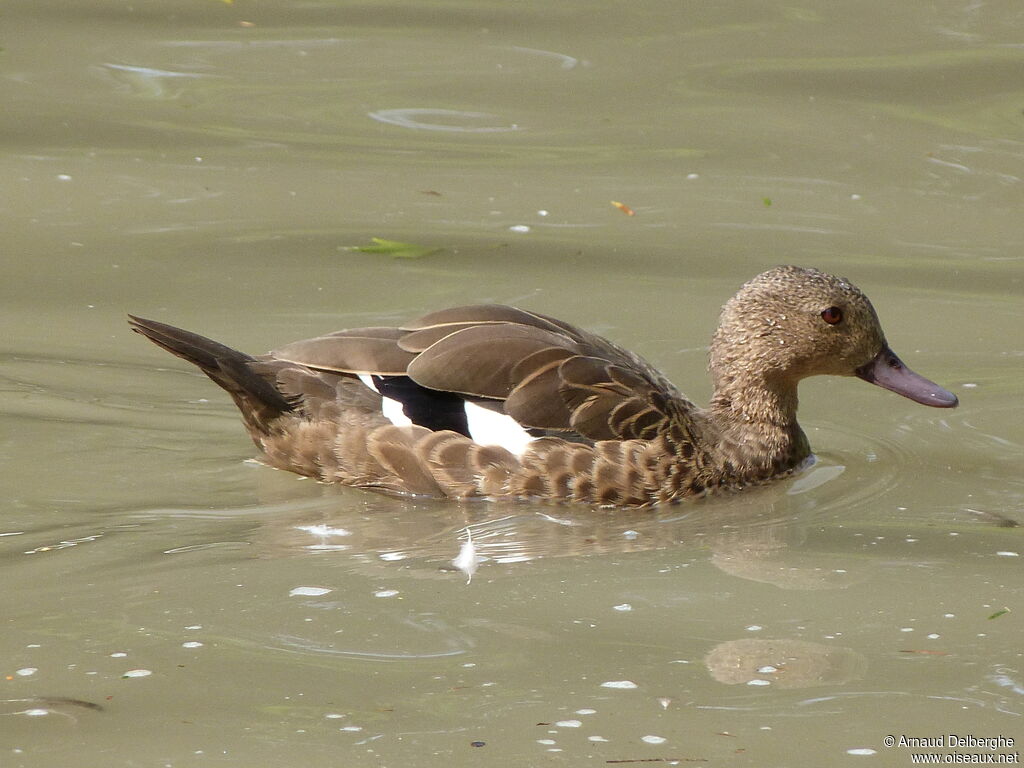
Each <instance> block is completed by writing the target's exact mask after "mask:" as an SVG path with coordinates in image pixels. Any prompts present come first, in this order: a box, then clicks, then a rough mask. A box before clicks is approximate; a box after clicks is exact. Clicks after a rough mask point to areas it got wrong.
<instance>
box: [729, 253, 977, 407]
mask: <svg viewBox="0 0 1024 768" xmlns="http://www.w3.org/2000/svg"><path fill="white" fill-rule="evenodd" d="M710 368H711V372H712V375H713V377H714V379H715V388H716V396H717V393H719V392H722V391H729V390H731V391H732V392H733V396H736V395H738V396H740V397H741V399H742V395H741V393H740V392H739V391H738V390H740V389H741V388H743V387H753V388H755V389H756V388H759V387H760V388H762V389H765V390H767V391H772V392H774V393H777V394H778V396H779V397H780V398H783V399H785V398H787V397H791V398H792V400H793V404H792V408H793V409H795V397H796V394H795V392H796V383H797V382H798V381H799V380H800V379H803V378H806V377H808V376H816V375H819V374H831V375H836V376H857V377H859V378H861V379H863V380H864V381H867V382H870V383H872V384H876V385H878V386H880V387H883V388H885V389H888V390H891V391H893V392H896V393H898V394H900V395H903V396H904V397H907V398H910V399H911V400H913V401H915V402H918V403H922V404H924V405H930V406H933V407H936V408H952V407H955V406H956V405H957V398H956V396H955V395H954V394H952V393H951V392H948V391H947V390H945V389H943V388H942V387H940V386H939V385H938V384H935V383H934V382H931V381H929V380H928V379H926V378H924V377H923V376H919V375H918V374H916V373H914V372H913V371H912V370H910V369H909V368H908V367H907V366H906V365H904V364H903V362H902V361H901V360H900V359H899V358H898V357H897V356H896V354H895V353H894V352H893V351H892V350H891V349H890V348H889V345H888V343H887V342H886V340H885V334H884V333H883V332H882V327H881V325H880V324H879V322H878V316H877V315H876V314H875V310H874V307H872V306H871V302H870V301H868V298H867V297H866V296H865V295H864V294H863V293H861V291H860V290H859V289H858V288H857V287H856V286H854V285H853V284H851V283H850V282H848V281H847V280H844V279H842V278H838V277H834V276H832V275H829V274H826V273H824V272H819V271H818V270H815V269H804V268H801V267H793V266H784V267H776V268H774V269H770V270H768V271H767V272H764V273H762V274H760V275H758V276H757V277H755V278H754V279H753V280H750V281H749V282H748V283H746V284H745V285H744V286H743V287H742V288H740V290H739V292H738V293H737V294H736V295H735V296H734V297H733V298H732V299H730V300H729V301H728V303H726V305H725V307H723V309H722V316H721V320H720V323H719V326H718V330H717V331H716V332H715V336H714V339H713V341H712V345H711V364H710Z"/></svg>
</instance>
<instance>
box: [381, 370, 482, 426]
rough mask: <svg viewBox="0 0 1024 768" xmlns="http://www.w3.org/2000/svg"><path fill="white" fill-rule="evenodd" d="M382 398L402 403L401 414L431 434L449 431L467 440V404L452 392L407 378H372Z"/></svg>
mask: <svg viewBox="0 0 1024 768" xmlns="http://www.w3.org/2000/svg"><path fill="white" fill-rule="evenodd" d="M371 378H372V379H373V385H374V386H375V387H376V388H377V391H378V392H380V394H381V396H382V397H389V398H391V399H392V400H397V401H398V402H399V403H401V404H402V412H403V413H405V415H406V416H407V417H408V418H409V420H410V421H411V422H412V423H413V424H416V425H418V426H421V427H426V428H427V429H429V430H432V431H434V432H439V431H440V430H443V429H449V430H451V431H452V432H458V433H459V434H460V435H465V436H466V437H469V436H470V434H469V423H468V421H467V419H466V401H465V400H464V399H463V398H462V397H460V396H459V395H456V394H454V393H452V392H439V391H438V390H436V389H427V388H426V387H421V386H420V385H419V384H417V383H416V382H415V381H413V380H412V379H410V378H409V377H408V376H372V377H371Z"/></svg>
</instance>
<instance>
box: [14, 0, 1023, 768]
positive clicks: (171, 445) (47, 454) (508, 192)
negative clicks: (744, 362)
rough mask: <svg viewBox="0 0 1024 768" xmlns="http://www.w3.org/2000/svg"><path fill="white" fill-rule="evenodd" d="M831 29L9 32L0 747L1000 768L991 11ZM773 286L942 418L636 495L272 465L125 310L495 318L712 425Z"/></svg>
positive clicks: (744, 4)
mask: <svg viewBox="0 0 1024 768" xmlns="http://www.w3.org/2000/svg"><path fill="white" fill-rule="evenodd" d="M835 5H836V4H832V3H826V2H820V1H818V0H812V2H810V3H805V4H804V5H802V6H799V7H797V6H777V7H773V6H772V5H771V4H768V5H766V4H763V3H755V2H751V1H750V0H735V1H733V2H725V3H716V4H713V5H711V6H707V5H700V4H698V5H694V6H693V7H683V6H680V4H678V3H669V2H648V3H641V4H637V3H634V4H625V5H623V4H619V5H615V4H593V3H580V2H565V3H560V4H557V5H552V4H550V3H533V2H530V3H515V4H508V3H493V2H484V1H482V0H467V1H466V2H443V3H442V2H420V3H406V4H402V3H363V4H352V3H332V2H321V1H319V0H315V1H314V2H307V3H303V4H298V5H296V4H294V3H279V2H268V3H259V4H249V3H244V2H241V0H239V2H236V3H222V2H213V1H212V0H211V1H210V2H193V3H190V4H179V3H166V2H158V1H157V0H148V1H145V2H134V3H131V4H128V3H123V2H113V1H106V2H92V3H88V4H77V5H74V6H69V5H68V4H66V3H59V2H47V1H45V0H43V1H40V0H34V1H33V2H19V1H17V0H16V1H15V2H10V3H8V4H6V6H5V9H4V13H3V21H4V24H3V30H2V33H0V38H2V39H0V46H2V48H3V51H2V52H0V93H2V95H3V102H4V110H3V113H2V115H0V150H2V151H0V171H2V177H3V178H4V180H5V181H4V184H3V188H4V192H3V195H2V198H0V224H2V228H3V231H4V234H5V237H4V250H3V256H2V257H0V258H2V259H3V265H4V275H5V279H4V281H3V284H2V287H0V296H2V300H0V322H2V323H3V327H4V328H5V329H6V333H5V334H4V337H3V340H2V342H0V466H2V472H3V477H4V483H5V487H6V489H7V493H6V504H5V505H4V515H3V521H2V523H0V553H2V554H0V568H2V569H3V570H2V573H3V578H4V584H5V590H4V594H5V597H4V599H3V611H2V619H3V627H4V631H3V632H2V633H0V658H3V659H5V667H4V669H3V672H4V676H5V682H4V686H5V688H4V691H5V693H4V695H3V696H2V697H0V715H3V717H0V750H2V752H0V764H2V765H4V766H8V765H10V766H14V767H16V768H21V767H22V766H24V767H26V768H29V767H30V768H37V767H43V768H49V767H51V766H52V767H56V766H66V765H72V764H74V765H79V766H83V767H84V768H92V766H97V767H98V766H110V765H147V766H148V765H167V766H175V767H178V766H182V767H187V766H202V765H305V766H328V765H340V764H344V765H353V766H355V765H375V766H376V765H416V766H435V765H436V766H441V765H452V764H454V765H470V764H477V763H480V764H516V765H548V764H551V765H577V764H582V763H584V762H592V763H594V764H605V763H608V762H609V761H617V760H626V761H629V760H637V761H639V760H660V761H666V762H671V761H681V762H680V763H679V764H685V765H690V764H698V765H716V766H718V765H722V766H770V765H815V766H833V765H836V766H838V765H847V764H851V763H859V764H874V765H886V766H888V765H907V764H909V763H910V757H909V753H910V750H908V749H906V748H900V747H895V748H892V749H889V748H887V747H886V746H885V743H884V738H885V736H886V735H889V734H895V735H896V736H897V737H899V736H900V735H901V734H905V735H908V736H914V737H932V736H937V735H940V734H948V733H958V734H971V735H974V736H977V737H995V736H999V735H1002V736H1006V737H1012V738H1014V739H1016V740H1017V745H1018V747H1017V748H1015V750H1002V751H1004V752H1007V751H1016V750H1017V749H1019V745H1020V743H1021V742H1022V741H1024V657H1022V645H1021V637H1022V629H1024V626H1022V621H1024V601H1022V598H1024V578H1022V563H1021V555H1022V553H1024V540H1022V534H1021V528H1020V527H1016V525H1015V524H1016V523H1018V522H1020V521H1021V519H1022V511H1021V507H1022V498H1024V484H1022V480H1021V478H1022V476H1024V473H1022V469H1024V457H1022V449H1021V446H1022V443H1024V417H1022V414H1021V405H1020V404H1021V383H1020V382H1021V374H1022V373H1024V343H1022V341H1024V340H1022V336H1021V334H1020V316H1021V297H1022V284H1021V278H1022V275H1024V273H1022V268H1021V266H1022V265H1021V253H1022V245H1024V238H1022V227H1021V214H1020V212H1021V209H1022V204H1024V187H1022V182H1021V177H1022V176H1024V115H1022V112H1021V109H1022V105H1024V87H1022V80H1021V77H1020V74H1021V72H1022V71H1024V50H1022V49H1021V46H1020V40H1021V32H1022V29H1024V23H1022V21H1024V20H1022V17H1021V15H1020V12H1019V10H1018V9H1017V8H1016V6H1015V5H1014V4H1012V3H1006V4H997V3H990V4H977V3H974V4H965V3H962V2H951V1H947V0H940V2H927V3H926V2H921V1H920V0H910V1H908V2H904V3H900V4H899V5H898V6H894V5H893V4H891V3H882V2H873V3H872V2H867V3H857V4H843V7H841V8H836V7H834V6H835ZM612 201H618V202H622V203H624V204H625V205H626V206H628V207H629V208H631V209H632V210H633V211H634V212H635V215H634V216H627V215H625V214H624V213H623V211H622V210H620V209H617V208H616V207H615V206H613V205H612ZM373 237H382V238H387V239H392V240H402V241H408V242H412V243H416V244H419V245H423V246H428V247H432V248H439V249H441V250H440V251H439V252H437V253H434V254H432V255H430V256H426V257H423V258H422V259H417V260H401V259H394V258H391V257H389V256H387V255H382V254H374V253H364V252H360V251H356V250H352V248H351V246H356V245H364V244H367V243H369V242H370V239H371V238H373ZM778 263H797V264H802V265H806V266H816V267H819V268H821V269H825V270H828V271H833V272H838V273H841V274H843V275H845V276H847V277H849V278H850V279H851V280H853V281H854V282H855V283H856V284H858V285H859V286H860V287H861V288H863V289H864V290H865V291H866V292H867V293H868V294H869V295H870V296H871V297H872V300H873V301H874V303H875V306H876V308H877V310H878V312H879V314H880V316H881V318H882V321H883V324H884V326H885V328H886V331H887V335H888V338H889V341H890V343H891V344H892V346H893V348H894V349H895V350H896V351H897V352H898V353H899V354H900V355H901V356H902V357H903V358H904V359H905V360H906V361H907V362H908V364H909V365H911V366H912V367H914V368H915V369H916V370H918V371H919V372H921V373H922V374H924V375H926V376H928V377H929V378H933V379H935V380H936V381H938V382H940V383H942V384H943V385H945V386H947V387H948V388H950V389H951V390H952V391H954V392H956V394H957V395H958V396H959V397H960V399H961V406H960V408H958V409H957V410H955V411H938V410H932V409H926V408H922V407H920V406H917V405H915V404H913V403H911V402H909V401H907V400H903V399H900V398H898V397H896V396H895V395H892V394H891V393H887V392H884V391H882V390H880V389H877V388H874V387H870V386H867V385H866V384H864V383H863V382H860V381H856V380H852V379H851V380H837V379H830V380H826V379H818V380H812V381H809V382H806V383H805V384H804V385H803V386H802V388H801V399H802V402H801V420H802V424H803V425H804V428H805V430H806V431H807V434H808V436H809V438H810V439H811V442H812V445H813V446H814V448H815V450H816V453H817V456H818V460H817V463H816V464H815V465H814V466H813V467H812V468H810V469H809V470H808V471H806V472H805V473H803V474H801V475H800V476H798V477H795V478H792V479H790V480H786V481H784V482H782V483H779V484H776V485H774V486H771V487H768V488H764V489H759V490H756V491H754V492H751V493H749V494H746V495H743V496H734V497H725V498H720V499H712V500H709V501H706V502H701V503H696V504H689V505H682V506H678V507H672V508H668V509H664V510H659V511H657V512H650V511H648V512H644V513H638V512H613V511H608V510H588V509H568V508H560V507H550V506H542V505H529V504H488V503H474V504H466V505H459V504H442V503H438V502H433V501H427V500H402V499H394V498H387V497H382V496H378V495H374V494H370V493H367V492H363V491H358V490H351V489H344V488H332V487H324V486H321V485H317V484H315V483H312V482H310V481H308V480H302V479H301V478H298V477H295V476H292V475H289V474H287V473H283V472H275V471H273V470H271V469H268V468H266V467H264V466H262V465H259V464H257V463H254V462H252V461H250V460H249V459H250V458H251V456H252V454H253V451H252V446H251V444H250V443H249V441H248V439H247V438H246V437H245V435H244V433H243V430H242V429H241V426H240V424H239V423H238V419H237V415H236V413H235V411H234V409H233V407H232V405H231V403H230V402H229V400H228V398H226V397H224V396H222V394H223V393H221V392H220V391H219V390H217V389H216V387H214V386H213V385H212V384H210V383H209V382H208V381H207V380H206V379H205V378H203V377H202V376H200V375H198V374H196V373H195V372H193V371H191V370H188V369H187V368H186V366H185V365H184V364H183V363H181V362H180V361H177V360H175V359H173V358H170V357H168V356H166V355H164V354H163V353H161V352H160V351H159V350H156V349H155V348H153V347H152V346H151V345H148V344H146V343H145V342H143V341H142V340H141V339H139V338H138V337H136V336H134V335H133V334H131V333H130V332H129V331H128V329H127V326H126V325H125V323H124V313H125V312H126V311H131V312H137V313H139V314H142V315H144V316H149V317H155V318H157V319H160V320H164V321H167V322H172V323H175V324H179V325H182V326H184V327H187V328H191V329H194V330H197V331H199V332H202V333H205V334H208V335H210V336H212V337H214V338H217V339H219V340H222V341H224V342H225V343H229V344H231V345H233V346H236V347H238V348H240V349H244V350H247V351H250V352H254V353H258V352H262V351H264V350H266V349H269V348H272V347H274V346H278V345H280V344H281V343H283V342H287V341H291V340H293V339H298V338H304V337H308V336H313V335H317V334H320V333H323V332H326V331H331V330H336V329H339V328H343V327H350V326H354V325H364V324H365V325H374V324H385V323H391V322H395V321H398V320H401V319H403V318H407V317H411V316H415V315H417V314H420V313H422V312H425V311H427V310H429V309H433V308H437V307H440V306H444V305H449V304H458V303H476V302H482V301H501V302H508V303H515V304H518V305H521V306H524V307H527V308H529V309H533V310H537V311H541V312H545V313H551V314H555V315H557V316H560V317H564V318H566V319H568V320H570V321H572V322H576V323H578V324H580V325H582V326H584V327H588V328H592V329H594V330H596V331H598V332H601V333H603V334H606V335H608V336H610V337H612V338H614V339H615V340H616V341H618V342H620V343H622V344H624V345H625V346H627V347H629V348H632V349H635V350H637V351H639V352H640V353H642V354H643V355H645V356H646V357H647V358H648V359H649V360H651V361H652V362H653V363H655V364H656V365H658V366H659V367H661V368H662V369H664V370H665V371H666V372H667V373H668V374H669V375H670V376H671V377H672V379H673V380H674V381H675V382H676V383H678V384H679V385H680V387H681V388H682V389H684V391H686V392H687V394H688V395H689V396H691V397H692V398H694V399H695V400H697V401H699V402H704V401H705V400H706V398H707V396H708V394H709V386H708V383H707V380H706V373H705V370H704V368H705V359H706V344H707V340H708V339H709V338H710V335H711V332H712V330H713V328H714V324H715V321H716V317H717V312H718V309H719V307H720V306H721V304H722V303H723V302H724V301H725V300H726V299H727V298H728V297H729V296H730V295H731V294H732V293H733V292H734V291H735V290H736V288H737V287H738V286H739V285H740V284H741V283H742V282H743V281H744V280H746V279H748V278H749V277H751V276H753V275H754V274H757V273H758V272H760V271H762V270H763V269H766V268H768V267H770V266H772V265H774V264H778ZM470 540H471V541H472V542H473V548H474V549H473V550H472V552H473V554H474V557H473V558H472V563H473V565H474V566H475V567H474V568H467V569H466V570H471V571H473V572H472V574H468V573H466V572H464V570H460V569H459V568H457V567H456V566H455V565H453V561H454V560H456V559H457V558H458V556H459V555H460V551H461V552H463V554H465V553H466V552H467V550H466V546H467V544H468V542H469V541H470ZM460 562H461V564H463V565H465V564H466V562H468V561H466V560H465V559H463V560H462V561H460ZM470 575H471V578H470ZM147 672H148V673H149V674H145V673H147ZM128 673H131V674H128ZM932 751H938V752H941V753H942V754H949V753H950V752H951V750H949V749H944V750H932ZM961 751H971V750H961ZM974 751H979V750H974Z"/></svg>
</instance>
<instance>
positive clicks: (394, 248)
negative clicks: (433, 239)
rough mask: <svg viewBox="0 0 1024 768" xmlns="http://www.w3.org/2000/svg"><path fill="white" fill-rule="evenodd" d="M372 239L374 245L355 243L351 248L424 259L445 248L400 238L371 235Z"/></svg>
mask: <svg viewBox="0 0 1024 768" xmlns="http://www.w3.org/2000/svg"><path fill="white" fill-rule="evenodd" d="M370 240H371V241H372V242H373V245H355V246H351V248H352V250H354V251H359V252H360V253H384V254H387V255H389V256H393V257H394V258H396V259H422V258H423V257H424V256H432V255H433V254H435V253H440V252H441V251H442V250H443V249H442V248H434V247H431V246H426V245H416V244H415V243H403V242H401V241H400V240H385V239H384V238H382V237H371V238H370Z"/></svg>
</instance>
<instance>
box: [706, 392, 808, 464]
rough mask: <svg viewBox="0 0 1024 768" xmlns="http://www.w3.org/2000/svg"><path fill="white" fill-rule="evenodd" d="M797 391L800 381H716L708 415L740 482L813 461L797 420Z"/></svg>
mask: <svg viewBox="0 0 1024 768" xmlns="http://www.w3.org/2000/svg"><path fill="white" fill-rule="evenodd" d="M796 387H797V383H796V381H778V380H772V379H769V378H757V379H751V378H750V377H749V376H744V377H736V376H728V375H722V376H717V377H716V380H715V392H714V395H713V396H712V398H711V405H710V408H709V410H710V411H711V414H712V418H713V420H714V421H715V423H716V425H717V426H718V427H719V429H720V435H721V439H722V448H723V449H724V451H725V452H726V453H727V454H731V456H730V459H729V460H730V461H731V463H732V466H733V467H734V468H735V472H736V475H737V479H739V480H741V481H754V480H759V479H767V478H768V477H771V476H773V475H776V474H779V473H781V472H785V471H787V470H789V469H792V468H793V467H795V466H796V465H797V464H799V463H800V462H801V461H803V460H804V459H805V458H807V456H809V455H810V446H809V444H808V442H807V438H806V436H805V435H804V433H803V430H802V429H800V425H799V424H798V423H797V420H796V409H797V393H796Z"/></svg>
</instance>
